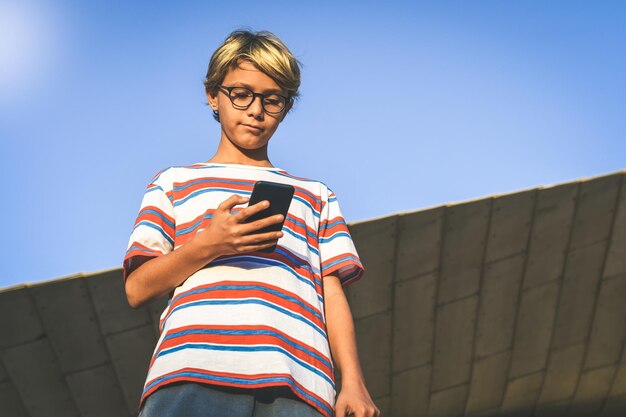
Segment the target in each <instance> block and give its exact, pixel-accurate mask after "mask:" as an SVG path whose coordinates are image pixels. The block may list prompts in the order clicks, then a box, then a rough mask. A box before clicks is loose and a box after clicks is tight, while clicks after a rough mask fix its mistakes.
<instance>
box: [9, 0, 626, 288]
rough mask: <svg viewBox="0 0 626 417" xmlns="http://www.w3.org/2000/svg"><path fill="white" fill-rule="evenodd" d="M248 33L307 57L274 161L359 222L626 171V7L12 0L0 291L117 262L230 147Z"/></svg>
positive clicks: (275, 143) (273, 145)
mask: <svg viewBox="0 0 626 417" xmlns="http://www.w3.org/2000/svg"><path fill="white" fill-rule="evenodd" d="M241 27H247V28H250V29H252V30H262V29H265V30H270V31H272V32H274V33H276V34H277V35H278V36H279V37H280V38H281V39H282V40H283V41H284V42H285V43H286V44H287V46H288V47H289V48H290V49H291V50H292V52H293V53H294V54H295V55H296V56H297V58H298V59H299V60H300V61H301V62H302V63H303V64H304V67H303V73H302V87H301V94H302V97H301V100H300V101H299V102H297V103H296V106H295V109H294V110H293V111H292V112H291V113H290V114H289V115H288V116H287V118H286V120H285V121H284V122H283V124H282V125H281V126H280V127H279V129H278V131H277V133H276V134H275V135H274V137H273V138H272V139H271V141H270V145H269V155H270V161H271V162H272V163H273V164H274V165H275V166H277V167H280V168H283V169H286V170H287V171H288V172H290V173H292V174H294V175H297V176H302V177H308V178H312V179H318V180H322V181H324V182H325V183H326V184H328V185H329V186H330V187H331V189H333V190H334V191H335V193H336V194H337V197H338V200H339V202H340V205H341V207H342V210H343V214H344V216H345V217H346V219H347V220H348V221H350V222H351V221H358V220H364V219H368V218H372V217H378V216H384V215H388V214H392V213H395V212H399V211H404V210H417V209H422V208H426V207H432V206H438V205H441V204H445V203H450V202H458V201H463V200H467V199H473V198H479V197H484V196H488V195H491V194H495V193H508V192H512V191H516V190H521V189H526V188H532V187H536V186H540V185H548V184H554V183H558V182H564V181H570V180H575V179H579V178H582V177H589V176H596V175H601V174H606V173H610V172H614V171H618V170H621V169H624V168H626V162H625V157H624V151H625V150H626V144H625V139H626V135H625V134H626V117H625V116H626V114H625V105H624V103H625V99H626V77H625V76H624V74H626V50H625V49H626V3H624V2H621V1H612V2H611V1H597V2H590V1H585V2H583V1H550V2H546V1H523V2H521V1H518V2H511V1H507V2H503V1H472V2H460V1H454V2H452V1H438V2H425V1H424V2H422V1H410V2H408V1H407V2H393V1H389V2H374V1H349V2H337V1H321V2H320V1H316V2H296V1H284V2H283V1H263V2H258V1H256V2H246V1H237V2H232V1H223V2H217V1H210V2H209V1H196V2H194V1H185V2H165V1H150V2H148V1H132V2H129V1H76V0H73V1H66V0H55V1H52V0H49V1H33V0H19V1H13V0H0V158H1V159H0V162H1V164H0V173H1V174H2V178H3V179H4V180H3V183H4V193H3V196H4V197H3V199H2V202H3V204H2V205H1V208H0V215H1V218H2V219H3V227H2V231H3V239H2V247H1V250H2V255H1V256H2V262H1V266H0V287H4V286H9V285H14V284H18V283H23V282H36V281H41V280H46V279H52V278H59V277H62V276H66V275H70V274H74V273H77V272H94V271H98V270H102V269H108V268H113V267H120V266H121V264H122V259H123V256H124V253H125V251H126V247H127V244H128V238H129V236H130V232H131V229H132V226H133V223H134V220H135V217H136V215H137V212H138V209H139V204H140V202H141V197H142V195H143V192H144V190H145V187H146V185H147V184H148V182H149V181H150V179H151V178H152V176H153V175H154V174H155V173H156V172H157V171H158V170H160V169H163V168H165V167H167V166H170V165H188V164H192V163H196V162H202V161H206V160H207V159H209V158H210V157H211V156H212V155H213V154H214V152H215V150H216V146H217V143H218V139H219V125H218V124H217V123H216V122H215V121H214V120H213V119H212V117H211V112H210V111H209V108H208V107H207V106H206V105H205V103H206V99H205V96H204V90H203V85H202V79H203V78H204V76H205V73H206V69H207V65H208V61H209V58H210V56H211V53H212V52H213V51H214V50H215V48H216V47H217V46H218V45H219V44H220V43H221V42H222V41H223V39H224V38H225V37H226V35H227V34H228V33H229V32H230V31H232V30H234V29H238V28H241Z"/></svg>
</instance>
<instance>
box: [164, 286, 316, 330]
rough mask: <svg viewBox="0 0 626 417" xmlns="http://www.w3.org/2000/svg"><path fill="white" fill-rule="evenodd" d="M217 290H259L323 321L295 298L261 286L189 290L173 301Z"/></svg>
mask: <svg viewBox="0 0 626 417" xmlns="http://www.w3.org/2000/svg"><path fill="white" fill-rule="evenodd" d="M219 290H260V291H263V292H266V293H268V294H274V295H277V296H279V297H280V298H282V299H284V300H288V301H291V302H294V303H296V304H298V305H299V306H301V307H302V308H304V309H305V310H306V311H308V312H309V313H311V314H313V315H314V316H315V317H317V318H318V319H320V320H322V321H324V320H323V319H322V316H321V314H319V313H318V312H317V311H315V310H313V309H312V308H311V307H309V306H307V305H305V304H303V303H302V302H300V301H298V299H297V298H295V297H290V296H288V295H287V294H284V293H282V292H280V291H276V290H272V289H269V288H267V287H263V286H261V285H216V286H214V287H210V288H199V289H197V290H191V291H189V292H186V293H184V294H182V295H180V296H178V297H176V299H175V300H174V302H177V301H178V300H183V299H185V298H187V297H189V296H191V295H194V294H202V293H205V292H208V291H219Z"/></svg>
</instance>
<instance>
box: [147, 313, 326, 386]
mask: <svg viewBox="0 0 626 417" xmlns="http://www.w3.org/2000/svg"><path fill="white" fill-rule="evenodd" d="M186 330H257V331H259V330H266V331H269V332H273V333H276V335H269V334H263V335H254V334H249V335H242V334H214V333H213V334H211V333H201V334H184V335H180V336H177V337H172V338H170V339H167V340H165V341H164V342H163V343H161V344H160V345H159V348H158V350H157V351H156V352H155V354H154V356H156V355H158V354H159V353H160V352H161V351H163V350H165V349H169V348H173V347H176V346H179V345H182V344H185V343H214V344H224V345H242V346H250V345H274V346H279V347H281V348H283V349H285V350H286V351H288V352H289V353H291V354H292V355H293V356H295V357H297V358H298V359H301V360H303V361H304V362H306V363H308V364H310V365H312V366H314V367H315V368H317V369H319V370H320V371H322V372H324V373H325V374H326V375H327V376H328V377H329V378H330V377H331V374H332V369H331V367H329V366H328V365H327V364H325V363H323V362H322V361H320V360H319V359H318V358H317V357H315V356H313V354H315V355H317V356H318V357H321V358H324V359H326V360H327V361H328V363H330V362H331V360H330V358H328V357H326V355H324V354H322V353H321V352H319V351H318V350H317V349H315V348H314V347H312V346H310V345H307V344H306V343H303V342H301V341H299V340H297V339H294V338H293V337H291V336H289V335H287V334H285V333H283V332H281V331H280V330H278V329H276V328H274V327H270V326H264V325H254V326H252V325H237V326H228V325H211V326H201V325H194V326H184V327H179V328H176V329H172V330H170V331H169V332H167V335H171V334H173V333H179V332H184V331H186ZM279 335H280V336H283V338H284V339H287V340H289V341H290V342H291V343H293V344H294V345H296V346H299V347H301V348H302V349H304V350H308V351H310V352H313V354H308V353H306V352H305V351H303V350H301V349H296V348H295V347H294V346H292V345H290V344H289V343H288V342H287V341H285V340H284V339H282V338H280V337H279ZM151 362H152V363H153V362H154V360H153V361H151Z"/></svg>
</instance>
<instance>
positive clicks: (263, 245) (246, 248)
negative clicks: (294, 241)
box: [241, 239, 278, 252]
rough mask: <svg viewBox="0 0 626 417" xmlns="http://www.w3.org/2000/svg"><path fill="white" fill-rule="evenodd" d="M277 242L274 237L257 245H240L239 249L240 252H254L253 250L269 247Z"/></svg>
mask: <svg viewBox="0 0 626 417" xmlns="http://www.w3.org/2000/svg"><path fill="white" fill-rule="evenodd" d="M277 243H278V241H277V240H276V239H273V240H270V241H268V242H265V243H261V244H258V245H248V246H241V251H242V252H254V251H257V250H259V249H264V248H269V247H270V246H274V245H276V244H277Z"/></svg>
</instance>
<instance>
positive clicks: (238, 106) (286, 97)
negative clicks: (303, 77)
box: [219, 85, 291, 114]
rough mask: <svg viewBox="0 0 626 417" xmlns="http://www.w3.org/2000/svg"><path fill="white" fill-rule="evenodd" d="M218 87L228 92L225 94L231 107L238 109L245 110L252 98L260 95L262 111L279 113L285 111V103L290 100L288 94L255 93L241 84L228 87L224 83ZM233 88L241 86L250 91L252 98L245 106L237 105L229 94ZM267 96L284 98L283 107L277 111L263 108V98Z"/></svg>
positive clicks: (252, 101)
mask: <svg viewBox="0 0 626 417" xmlns="http://www.w3.org/2000/svg"><path fill="white" fill-rule="evenodd" d="M219 88H221V89H223V90H226V91H228V94H227V95H228V99H229V100H230V102H231V104H232V105H233V107H235V108H236V109H240V110H246V109H247V108H249V107H250V106H251V105H252V103H254V100H255V99H256V98H257V97H261V107H262V108H263V111H264V112H266V113H268V114H280V113H282V112H283V111H285V109H286V108H287V104H288V103H289V101H290V100H291V97H289V96H283V95H282V94H277V93H270V94H261V93H255V92H254V91H252V90H250V89H249V88H247V87H242V86H239V85H234V86H231V87H228V86H225V85H219ZM235 88H241V89H242V90H247V91H249V92H250V94H252V100H250V104H248V105H247V106H240V105H238V104H235V102H234V101H233V98H232V97H231V96H230V95H231V92H232V91H233V90H234V89H235ZM268 96H278V97H280V98H282V99H284V100H285V104H284V105H283V108H282V109H280V110H278V111H276V112H274V111H268V110H267V109H266V108H265V103H264V102H263V100H265V97H268Z"/></svg>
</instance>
